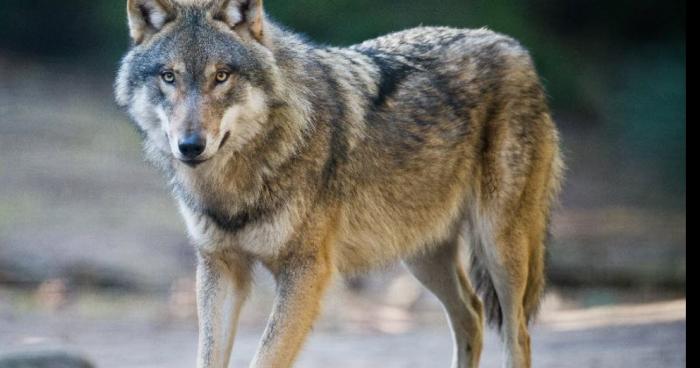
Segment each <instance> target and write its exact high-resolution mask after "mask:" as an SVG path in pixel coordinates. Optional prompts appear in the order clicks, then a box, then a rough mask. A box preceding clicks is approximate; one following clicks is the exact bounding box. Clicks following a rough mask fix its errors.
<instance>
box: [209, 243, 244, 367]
mask: <svg viewBox="0 0 700 368" xmlns="http://www.w3.org/2000/svg"><path fill="white" fill-rule="evenodd" d="M249 287H250V264H249V261H248V260H247V259H245V258H241V257H238V256H230V255H228V256H223V255H220V254H218V255H206V254H200V255H199V260H198V264H197V312H198V316H199V349H198V354H197V367H198V368H205V367H206V368H225V367H228V362H229V358H230V355H231V349H232V347H233V339H234V336H235V334H236V327H237V324H238V317H239V315H240V312H241V308H242V306H243V303H244V302H245V299H246V297H247V296H248V291H249Z"/></svg>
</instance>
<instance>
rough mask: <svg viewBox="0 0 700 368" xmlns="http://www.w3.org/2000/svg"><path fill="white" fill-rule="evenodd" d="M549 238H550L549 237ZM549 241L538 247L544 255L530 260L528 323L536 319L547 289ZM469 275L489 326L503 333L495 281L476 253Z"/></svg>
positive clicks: (473, 254)
mask: <svg viewBox="0 0 700 368" xmlns="http://www.w3.org/2000/svg"><path fill="white" fill-rule="evenodd" d="M547 238H549V236H548V237H547ZM547 243H548V241H545V244H544V246H541V247H537V249H538V251H539V252H541V253H542V254H535V255H533V257H531V259H530V265H529V271H528V279H527V288H526V289H525V295H524V298H523V308H524V310H525V318H526V321H527V322H528V323H530V322H531V321H532V319H534V317H535V316H536V315H537V311H538V310H539V306H540V301H541V300H542V295H543V294H544V289H545V263H546V262H545V258H546V257H545V253H546V248H547ZM469 273H470V276H471V280H472V282H473V283H474V288H475V289H476V293H477V294H479V296H480V297H481V300H482V302H483V305H484V313H485V314H486V321H487V322H488V324H489V325H490V326H492V327H494V328H496V329H497V330H498V331H501V326H502V325H503V311H502V310H501V302H500V300H499V299H498V294H497V293H496V289H495V287H494V285H493V279H492V278H491V274H490V273H489V270H488V268H487V266H486V264H484V262H483V261H482V259H481V257H479V256H478V254H475V252H472V254H471V256H470V268H469Z"/></svg>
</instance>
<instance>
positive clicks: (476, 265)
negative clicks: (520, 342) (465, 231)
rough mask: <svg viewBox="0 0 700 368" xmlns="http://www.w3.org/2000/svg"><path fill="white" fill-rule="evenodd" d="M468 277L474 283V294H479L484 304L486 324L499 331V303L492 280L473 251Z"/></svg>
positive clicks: (500, 315)
mask: <svg viewBox="0 0 700 368" xmlns="http://www.w3.org/2000/svg"><path fill="white" fill-rule="evenodd" d="M469 276H471V279H472V282H473V283H474V288H475V289H476V293H477V294H479V296H480V297H481V301H482V303H483V304H484V313H485V314H486V321H487V323H488V324H489V325H490V326H492V327H495V328H496V329H497V330H498V331H500V330H501V325H503V311H501V303H500V301H499V300H498V294H496V289H495V288H494V287H493V280H491V275H490V274H489V270H488V269H487V268H486V265H485V264H484V263H483V261H482V260H481V259H480V257H479V256H478V255H477V254H476V252H474V251H472V252H471V255H470V267H469Z"/></svg>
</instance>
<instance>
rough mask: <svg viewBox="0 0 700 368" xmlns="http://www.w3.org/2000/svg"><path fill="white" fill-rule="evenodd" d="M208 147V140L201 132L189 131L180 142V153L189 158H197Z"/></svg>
mask: <svg viewBox="0 0 700 368" xmlns="http://www.w3.org/2000/svg"><path fill="white" fill-rule="evenodd" d="M206 147H207V140H206V139H205V138H204V137H203V136H202V135H201V134H199V133H188V134H187V135H185V136H184V137H183V138H182V139H181V140H180V142H178V149H179V150H180V153H182V156H183V157H184V158H186V159H188V160H194V159H196V158H197V156H199V155H201V154H202V152H204V149H205V148H206Z"/></svg>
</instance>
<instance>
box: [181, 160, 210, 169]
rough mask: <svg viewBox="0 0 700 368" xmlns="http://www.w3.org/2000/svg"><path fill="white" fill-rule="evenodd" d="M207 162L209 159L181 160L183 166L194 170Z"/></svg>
mask: <svg viewBox="0 0 700 368" xmlns="http://www.w3.org/2000/svg"><path fill="white" fill-rule="evenodd" d="M207 161H209V159H206V160H180V162H182V163H183V164H185V165H187V166H189V167H191V168H193V169H194V168H195V167H197V166H199V165H201V164H203V163H205V162H207Z"/></svg>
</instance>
